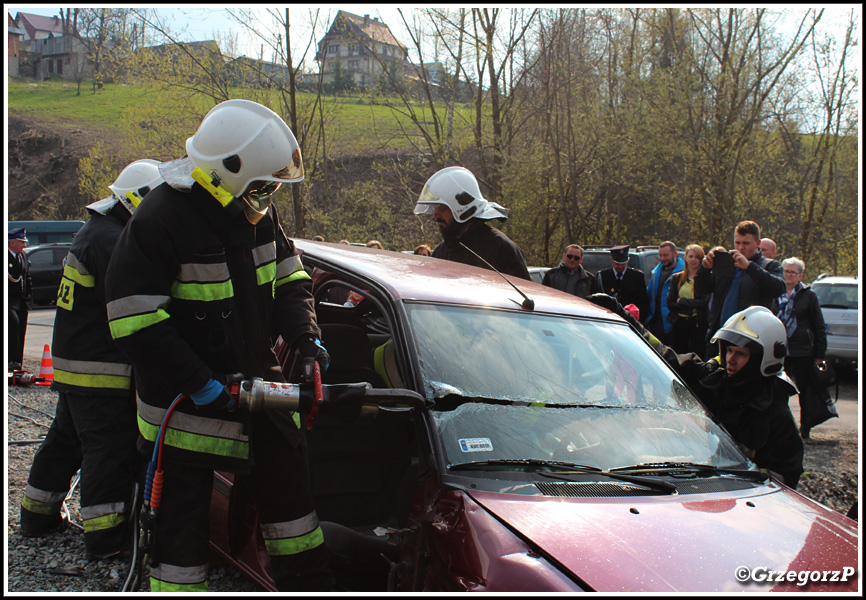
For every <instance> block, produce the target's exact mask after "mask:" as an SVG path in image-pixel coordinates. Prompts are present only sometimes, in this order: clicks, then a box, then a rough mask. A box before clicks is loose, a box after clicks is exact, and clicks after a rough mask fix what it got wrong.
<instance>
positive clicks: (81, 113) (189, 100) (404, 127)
mask: <svg viewBox="0 0 866 600" xmlns="http://www.w3.org/2000/svg"><path fill="white" fill-rule="evenodd" d="M7 83H8V89H7V106H8V110H9V114H10V116H14V117H20V118H24V119H27V118H36V119H38V120H39V121H41V122H53V123H55V124H57V125H58V126H64V125H65V126H71V127H75V128H82V127H88V128H90V127H93V128H98V129H102V130H104V131H105V132H106V133H111V132H113V133H115V134H116V135H118V136H120V137H123V136H125V135H127V134H128V126H129V120H130V119H131V118H134V117H133V116H134V115H140V114H144V113H147V112H148V111H152V110H153V108H154V107H156V106H158V107H159V110H160V111H162V112H163V113H167V114H177V115H190V116H191V118H190V122H191V127H192V129H190V130H188V131H187V133H186V134H185V135H190V134H192V133H193V131H194V130H195V127H196V125H197V122H198V120H200V118H201V117H202V116H203V115H204V114H205V113H206V112H207V111H208V110H209V109H210V108H211V107H212V106H214V105H215V104H216V101H215V100H213V99H212V98H209V97H207V96H205V95H202V94H196V93H190V91H189V90H185V89H180V88H174V89H170V90H168V91H167V90H166V88H159V87H156V86H153V85H144V84H133V85H127V84H106V85H105V86H104V87H103V88H102V89H99V90H97V91H96V93H95V94H94V93H93V91H92V88H91V87H90V85H88V84H85V85H82V90H81V95H77V90H78V86H77V84H76V83H74V82H69V81H63V80H56V79H55V80H51V81H41V82H34V81H30V80H23V79H12V78H9V79H7ZM231 96H232V97H233V98H247V99H250V100H256V101H257V102H261V103H263V104H267V105H269V106H272V107H275V106H279V105H280V103H281V102H280V97H279V96H278V92H277V91H275V90H270V91H261V90H249V89H241V88H235V89H233V90H231ZM315 99H316V98H315V94H312V93H307V92H302V93H299V94H298V99H297V102H298V113H299V115H298V116H299V121H307V125H308V126H309V127H311V126H312V125H316V126H318V125H319V124H320V121H321V120H322V119H323V120H324V125H325V132H326V135H325V138H326V142H327V144H328V147H329V153H330V154H334V155H340V154H346V153H348V154H353V155H359V154H360V155H363V154H367V153H369V152H375V151H377V150H380V149H383V148H388V149H394V150H403V151H411V150H412V149H414V148H415V147H416V145H417V144H423V140H422V137H421V135H420V134H419V131H418V129H417V127H416V126H415V125H414V124H413V123H412V120H411V119H410V117H409V116H407V114H406V108H405V107H404V106H403V105H402V103H401V101H400V100H399V99H398V98H385V97H382V96H381V95H376V96H372V97H371V95H370V94H369V93H365V94H361V93H355V94H350V95H341V96H325V97H323V98H322V100H321V106H322V112H323V113H324V117H320V115H319V114H318V113H313V106H314V105H315ZM413 109H414V110H415V111H416V113H417V118H418V120H419V121H421V122H422V123H425V124H426V125H428V126H430V128H431V129H432V122H433V117H432V116H431V115H430V114H429V109H427V107H425V106H422V105H420V104H416V105H413ZM425 109H426V110H425ZM437 110H438V111H439V112H440V114H445V107H444V105H439V106H438V107H437ZM473 111H474V107H472V106H471V105H469V104H461V105H457V106H456V107H455V117H454V123H455V126H454V131H455V139H456V143H457V144H458V145H459V144H461V143H466V142H468V140H469V139H470V136H471V128H470V125H469V123H471V121H472V119H473V118H474V115H473ZM284 112H285V111H284ZM310 121H312V123H310ZM299 128H300V127H299ZM299 137H300V136H299ZM179 141H182V140H179Z"/></svg>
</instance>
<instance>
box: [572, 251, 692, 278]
mask: <svg viewBox="0 0 866 600" xmlns="http://www.w3.org/2000/svg"><path fill="white" fill-rule="evenodd" d="M610 249H611V246H586V247H584V249H583V263H582V264H583V268H584V269H586V270H587V271H589V272H590V273H593V274H594V275H597V274H598V272H599V271H601V270H603V269H607V268H608V267H610V266H611V263H610ZM677 252H678V253H679V255H680V256H683V258H685V254H684V252H683V250H682V249H680V248H677ZM657 264H659V247H658V246H636V247H634V248H629V251H628V266H630V267H632V268H633V269H640V270H641V271H643V274H644V278H645V279H646V282H647V284H649V280H650V274H651V272H652V270H653V269H654V268H655V266H656V265H657Z"/></svg>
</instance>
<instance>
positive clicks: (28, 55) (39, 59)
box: [15, 12, 93, 81]
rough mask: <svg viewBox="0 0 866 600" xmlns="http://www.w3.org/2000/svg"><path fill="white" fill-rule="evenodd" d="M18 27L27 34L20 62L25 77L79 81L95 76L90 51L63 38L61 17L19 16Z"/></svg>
mask: <svg viewBox="0 0 866 600" xmlns="http://www.w3.org/2000/svg"><path fill="white" fill-rule="evenodd" d="M15 25H16V26H17V27H18V29H20V30H22V31H23V32H24V35H23V36H22V40H21V53H20V57H19V61H18V62H19V69H20V74H21V75H22V76H24V77H32V78H34V79H40V80H41V79H48V78H50V77H60V78H62V79H69V80H79V81H80V80H83V79H86V78H88V77H90V76H91V75H92V73H93V65H92V63H91V61H90V60H89V52H88V49H87V47H86V46H85V44H83V43H82V41H81V40H80V39H77V38H76V37H75V36H73V35H64V31H63V19H61V18H60V17H58V16H53V17H44V16H42V15H33V14H30V13H23V12H19V13H18V14H16V15H15Z"/></svg>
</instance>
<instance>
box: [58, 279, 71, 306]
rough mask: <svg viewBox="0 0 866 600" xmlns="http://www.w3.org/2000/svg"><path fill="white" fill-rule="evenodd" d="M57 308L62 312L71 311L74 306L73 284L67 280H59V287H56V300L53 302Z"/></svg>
mask: <svg viewBox="0 0 866 600" xmlns="http://www.w3.org/2000/svg"><path fill="white" fill-rule="evenodd" d="M55 304H56V305H57V308H62V309H64V310H72V307H73V305H74V304H75V283H74V282H73V281H71V280H69V279H67V278H65V277H64V278H63V279H61V280H60V285H59V286H58V287H57V300H56V301H55Z"/></svg>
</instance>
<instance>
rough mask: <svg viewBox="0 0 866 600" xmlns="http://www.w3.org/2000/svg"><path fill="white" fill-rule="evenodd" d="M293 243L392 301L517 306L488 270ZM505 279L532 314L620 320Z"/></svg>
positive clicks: (424, 258)
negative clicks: (377, 288)
mask: <svg viewBox="0 0 866 600" xmlns="http://www.w3.org/2000/svg"><path fill="white" fill-rule="evenodd" d="M293 241H294V242H295V245H296V247H297V248H298V249H299V250H301V251H302V252H303V253H305V254H307V253H308V254H310V255H312V256H315V257H316V258H317V259H319V260H321V261H323V262H324V263H326V264H327V265H328V267H329V268H328V270H334V271H340V270H341V269H345V270H346V271H349V272H351V273H354V274H357V275H358V276H360V277H362V278H364V279H369V280H371V281H374V282H377V283H379V284H381V285H383V286H384V287H385V288H387V290H388V292H389V293H390V294H391V295H392V296H393V297H394V298H395V299H398V300H414V301H421V302H425V301H426V302H438V303H447V304H465V305H473V306H486V307H490V308H508V309H514V308H518V307H519V305H520V303H521V302H522V301H523V298H522V297H521V295H520V294H519V293H518V292H517V291H515V289H514V288H513V287H511V285H509V283H508V281H506V280H505V278H504V277H503V276H500V275H497V274H496V273H495V272H494V271H490V270H488V269H481V268H479V267H473V266H469V265H464V264H461V263H457V262H453V261H448V260H443V259H439V258H432V257H427V256H418V255H414V254H412V255H410V254H404V253H402V252H394V251H390V250H378V249H375V248H366V247H356V246H347V245H346V244H334V243H329V242H312V241H309V240H302V239H296V240H293ZM302 260H303V256H302ZM508 279H509V281H511V282H513V283H514V284H515V285H516V286H517V287H518V288H519V289H520V290H521V291H522V292H523V293H524V294H526V295H527V296H529V297H530V298H532V300H533V301H534V302H535V309H534V312H543V313H554V314H565V315H571V316H582V317H593V318H601V319H610V320H620V317H618V316H617V315H614V314H613V313H611V312H609V311H608V310H606V309H603V308H601V307H598V306H596V305H595V304H592V303H591V302H588V301H586V300H582V299H580V298H577V297H576V296H572V295H571V294H566V293H564V292H560V291H557V290H555V289H553V288H549V287H546V286H543V285H541V284H538V283H534V282H532V281H528V280H525V279H520V278H518V277H512V276H508Z"/></svg>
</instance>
